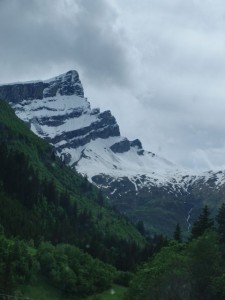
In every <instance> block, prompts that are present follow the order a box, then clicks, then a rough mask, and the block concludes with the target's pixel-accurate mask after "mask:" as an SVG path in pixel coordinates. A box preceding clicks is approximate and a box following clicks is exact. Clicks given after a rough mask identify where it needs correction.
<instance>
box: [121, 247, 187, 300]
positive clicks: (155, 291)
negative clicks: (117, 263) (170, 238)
mask: <svg viewBox="0 0 225 300" xmlns="http://www.w3.org/2000/svg"><path fill="white" fill-rule="evenodd" d="M188 265H189V258H188V257H187V256H186V255H185V253H184V250H183V247H182V246H181V245H180V244H177V243H175V242H174V243H171V244H170V245H169V246H167V247H164V248H163V249H162V250H161V251H160V252H159V253H158V254H157V255H156V256H155V257H154V258H153V259H151V260H150V261H149V262H148V263H146V264H144V266H143V267H142V268H141V269H140V270H139V271H138V273H137V275H136V276H135V278H134V280H133V281H132V282H131V286H130V288H129V290H128V293H127V295H126V299H127V300H145V299H146V300H147V299H148V300H158V299H160V300H161V299H166V300H169V299H173V300H174V299H177V300H178V299H179V300H186V299H191V298H190V297H189V295H190V272H189V270H188Z"/></svg>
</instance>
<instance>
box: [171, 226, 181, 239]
mask: <svg viewBox="0 0 225 300" xmlns="http://www.w3.org/2000/svg"><path fill="white" fill-rule="evenodd" d="M173 238H174V240H175V241H177V242H178V243H181V242H182V237H181V228H180V224H179V223H177V225H176V228H175V231H174V234H173Z"/></svg>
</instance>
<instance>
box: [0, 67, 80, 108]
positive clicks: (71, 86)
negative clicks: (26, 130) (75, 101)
mask: <svg viewBox="0 0 225 300" xmlns="http://www.w3.org/2000/svg"><path fill="white" fill-rule="evenodd" d="M57 93H59V94H60V95H62V96H63V95H77V96H80V97H83V96H84V91H83V87H82V85H81V82H80V79H79V75H78V73H77V71H69V72H67V73H66V74H64V75H60V76H58V77H55V78H53V79H51V80H46V81H40V82H31V83H16V84H9V85H2V86H0V98H1V99H3V100H6V101H7V102H12V103H19V102H21V101H22V100H34V99H43V98H44V97H55V96H56V95H57Z"/></svg>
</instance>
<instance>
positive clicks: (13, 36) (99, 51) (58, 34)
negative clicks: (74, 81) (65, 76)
mask: <svg viewBox="0 0 225 300" xmlns="http://www.w3.org/2000/svg"><path fill="white" fill-rule="evenodd" d="M0 5H1V9H0V36H1V40H2V42H1V48H0V56H1V60H2V63H3V67H4V70H5V72H6V75H7V74H11V73H12V72H14V74H15V77H16V76H17V77H18V76H19V77H20V76H21V77H24V74H25V73H27V74H28V76H29V74H34V73H38V74H43V71H42V72H41V69H42V70H43V68H46V70H49V68H52V69H55V67H54V66H55V65H57V66H61V68H63V67H67V66H70V68H78V69H80V70H81V72H83V73H84V76H86V77H89V78H91V79H92V80H94V81H96V82H98V81H99V82H103V80H104V82H107V81H109V82H114V83H117V84H125V83H126V82H127V81H128V77H129V76H128V73H127V69H128V61H127V56H126V46H125V44H124V41H123V37H122V36H121V34H120V32H119V30H117V28H116V27H115V26H114V25H115V23H116V19H117V14H116V11H115V10H114V9H113V8H112V7H111V5H109V4H108V3H107V2H106V1H104V0H95V1H91V0H83V1H80V0H77V1H68V0H67V1H66V0H56V1H38V0H31V1H28V0H12V1H5V0H3V1H2V2H1V4H0ZM46 70H45V71H44V72H46ZM6 77H7V76H6ZM0 79H1V81H2V80H5V78H4V74H3V73H2V74H1V78H0Z"/></svg>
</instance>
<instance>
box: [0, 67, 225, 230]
mask: <svg viewBox="0 0 225 300" xmlns="http://www.w3.org/2000/svg"><path fill="white" fill-rule="evenodd" d="M0 98H2V99H3V100H6V101H7V102H9V103H10V104H11V106H12V107H13V108H14V110H15V112H16V114H17V116H18V117H19V118H21V119H22V120H24V121H25V122H26V123H27V125H28V126H29V127H30V129H31V130H32V131H33V132H34V133H36V134H37V135H39V136H40V137H42V138H44V139H46V140H47V141H48V142H50V143H51V144H52V145H54V147H55V149H56V152H57V154H58V155H59V156H60V157H61V158H62V160H63V161H64V162H65V163H67V164H69V165H70V166H71V167H72V168H76V169H77V170H78V171H79V172H80V173H82V174H86V175H87V176H88V178H89V180H90V181H92V182H93V183H95V184H96V185H97V186H99V187H100V188H101V189H102V190H103V191H104V193H105V195H107V196H108V197H109V199H110V200H111V202H112V203H113V204H114V205H115V206H116V207H117V208H118V209H119V210H120V211H122V212H123V213H125V214H127V215H128V217H130V218H131V219H132V220H133V221H138V220H143V221H144V222H145V224H146V226H147V227H148V228H149V229H151V230H152V231H159V232H160V231H161V232H164V233H167V234H171V232H172V231H173V229H174V227H175V225H176V223H177V222H179V223H180V224H181V225H182V226H183V229H184V230H188V228H189V227H190V223H191V221H192V220H193V218H194V217H195V216H196V215H197V214H198V213H199V210H200V209H201V207H202V205H203V203H204V201H205V199H208V200H209V201H208V200H207V201H208V202H207V203H208V204H210V203H212V205H211V206H212V207H214V206H218V203H220V196H221V193H222V192H218V193H217V197H216V199H215V200H212V198H213V197H212V196H210V197H206V196H205V192H203V191H207V193H208V195H211V194H212V191H213V190H216V191H222V190H225V188H224V182H225V175H224V172H222V171H221V173H220V172H217V173H216V172H206V173H205V174H200V175H196V174H194V175H193V174H189V173H188V172H187V171H186V170H182V169H180V168H178V167H177V166H176V165H174V164H173V163H171V162H170V161H168V160H166V159H164V158H161V157H159V156H157V155H156V154H154V153H152V152H149V151H145V150H144V149H143V147H142V144H141V142H140V141H139V140H138V139H136V140H134V141H129V140H128V139H127V138H125V137H122V136H121V135H120V130H119V126H118V124H117V122H116V119H115V118H114V116H112V114H111V112H110V111H104V112H100V110H99V109H98V108H94V109H92V108H91V106H90V103H89V102H88V101H87V99H86V98H85V97H84V91H83V87H82V84H81V82H80V79H79V75H78V73H77V72H76V71H69V72H67V73H65V74H62V75H59V76H57V77H55V78H52V79H49V80H44V81H35V82H28V83H15V84H7V85H1V86H0ZM210 185H211V186H212V187H211V188H209V186H210ZM210 193H211V194H210ZM213 201H214V203H213ZM215 201H216V205H214V204H215ZM213 205H214V206H213Z"/></svg>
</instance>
